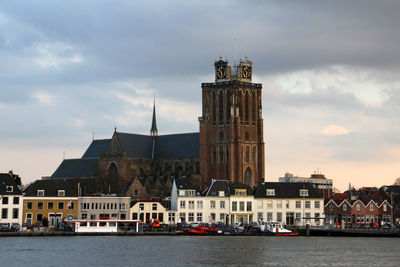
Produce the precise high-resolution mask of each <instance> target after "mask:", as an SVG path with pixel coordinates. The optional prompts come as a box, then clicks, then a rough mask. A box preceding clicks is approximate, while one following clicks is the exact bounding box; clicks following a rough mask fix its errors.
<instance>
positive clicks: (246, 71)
mask: <svg viewBox="0 0 400 267" xmlns="http://www.w3.org/2000/svg"><path fill="white" fill-rule="evenodd" d="M242 78H243V79H251V67H248V66H243V68H242Z"/></svg>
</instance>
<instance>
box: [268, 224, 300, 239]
mask: <svg viewBox="0 0 400 267" xmlns="http://www.w3.org/2000/svg"><path fill="white" fill-rule="evenodd" d="M260 229H261V231H262V232H264V233H265V234H266V235H274V236H297V235H299V233H293V232H292V231H290V230H288V229H286V228H284V227H283V226H282V224H280V223H275V222H262V223H261V224H260Z"/></svg>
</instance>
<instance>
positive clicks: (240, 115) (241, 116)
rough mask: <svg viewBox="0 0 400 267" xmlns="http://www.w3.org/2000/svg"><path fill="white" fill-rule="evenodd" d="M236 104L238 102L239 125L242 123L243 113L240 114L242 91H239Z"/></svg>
mask: <svg viewBox="0 0 400 267" xmlns="http://www.w3.org/2000/svg"><path fill="white" fill-rule="evenodd" d="M237 102H238V107H239V117H240V123H242V121H243V112H242V103H243V95H242V91H239V93H238V96H237Z"/></svg>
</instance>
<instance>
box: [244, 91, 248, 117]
mask: <svg viewBox="0 0 400 267" xmlns="http://www.w3.org/2000/svg"><path fill="white" fill-rule="evenodd" d="M244 105H245V106H244V113H245V115H244V116H245V119H246V124H249V92H246V96H245V103H244Z"/></svg>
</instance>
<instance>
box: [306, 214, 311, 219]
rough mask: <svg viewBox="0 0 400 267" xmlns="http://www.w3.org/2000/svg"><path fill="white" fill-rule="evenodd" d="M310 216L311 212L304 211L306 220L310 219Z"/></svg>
mask: <svg viewBox="0 0 400 267" xmlns="http://www.w3.org/2000/svg"><path fill="white" fill-rule="evenodd" d="M310 217H311V213H309V212H306V220H307V221H310Z"/></svg>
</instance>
